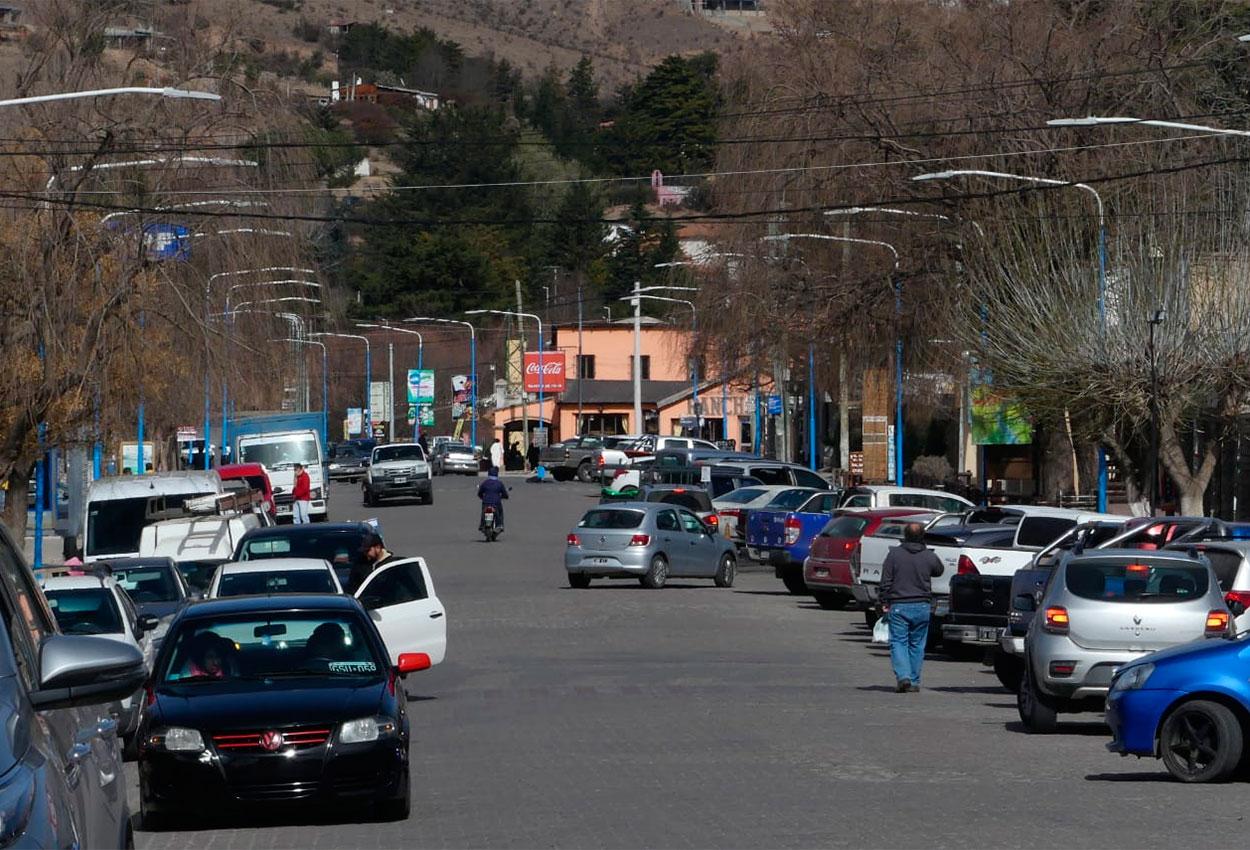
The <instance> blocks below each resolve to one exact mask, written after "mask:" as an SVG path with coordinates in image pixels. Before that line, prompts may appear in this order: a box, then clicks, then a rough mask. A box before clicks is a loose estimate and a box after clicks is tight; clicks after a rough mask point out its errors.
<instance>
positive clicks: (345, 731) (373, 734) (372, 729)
mask: <svg viewBox="0 0 1250 850" xmlns="http://www.w3.org/2000/svg"><path fill="white" fill-rule="evenodd" d="M394 734H395V722H394V721H393V720H389V719H387V718H385V717H361V718H360V719H359V720H348V721H347V722H346V723H344V724H343V725H341V726H339V743H340V744H367V743H369V742H370V741H376V740H378V739H379V738H386V737H389V736H391V735H394Z"/></svg>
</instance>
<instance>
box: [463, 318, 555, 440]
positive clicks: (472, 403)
mask: <svg viewBox="0 0 1250 850" xmlns="http://www.w3.org/2000/svg"><path fill="white" fill-rule="evenodd" d="M540 347H541V346H540ZM469 371H470V372H471V373H472V374H470V375H469V380H470V381H471V383H470V384H469V441H470V442H471V443H473V445H475V446H476V445H477V332H476V331H474V330H473V326H472V325H470V326H469Z"/></svg>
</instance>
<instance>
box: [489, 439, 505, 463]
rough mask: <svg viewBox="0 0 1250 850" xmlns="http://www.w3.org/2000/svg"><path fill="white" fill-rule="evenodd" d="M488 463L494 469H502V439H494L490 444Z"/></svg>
mask: <svg viewBox="0 0 1250 850" xmlns="http://www.w3.org/2000/svg"><path fill="white" fill-rule="evenodd" d="M490 465H491V466H492V467H494V468H495V469H503V440H495V442H493V443H491V444H490Z"/></svg>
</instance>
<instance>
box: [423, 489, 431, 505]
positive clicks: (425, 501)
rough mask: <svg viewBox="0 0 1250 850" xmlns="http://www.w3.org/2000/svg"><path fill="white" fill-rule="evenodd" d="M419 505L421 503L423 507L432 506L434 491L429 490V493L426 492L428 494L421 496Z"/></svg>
mask: <svg viewBox="0 0 1250 850" xmlns="http://www.w3.org/2000/svg"><path fill="white" fill-rule="evenodd" d="M421 503H422V504H425V505H432V504H434V491H433V490H431V491H430V492H428V493H426V494H425V495H424V496H422V497H421Z"/></svg>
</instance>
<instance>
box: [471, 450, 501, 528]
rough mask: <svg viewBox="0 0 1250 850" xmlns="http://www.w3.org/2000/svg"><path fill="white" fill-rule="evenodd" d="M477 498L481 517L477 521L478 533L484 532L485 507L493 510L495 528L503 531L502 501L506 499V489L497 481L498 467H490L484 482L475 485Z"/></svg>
mask: <svg viewBox="0 0 1250 850" xmlns="http://www.w3.org/2000/svg"><path fill="white" fill-rule="evenodd" d="M477 497H478V498H479V499H481V500H482V516H481V519H480V520H479V521H478V524H477V527H478V530H479V531H485V530H486V507H487V506H488V505H489V506H490V507H492V508H494V509H495V528H496V530H498V531H503V500H504V499H506V498H508V488H507V487H505V486H504V483H503V482H502V481H500V480H499V467H497V466H492V467H491V468H490V473H489V474H488V475H487V476H486V480H485V481H483V482H482V483H481V484H479V485H477Z"/></svg>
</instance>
